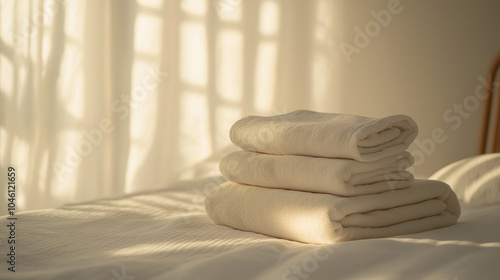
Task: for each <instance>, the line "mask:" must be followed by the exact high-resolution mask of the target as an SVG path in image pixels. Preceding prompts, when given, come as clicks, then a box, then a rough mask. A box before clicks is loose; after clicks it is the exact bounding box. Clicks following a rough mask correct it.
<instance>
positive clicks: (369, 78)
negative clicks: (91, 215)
mask: <svg viewBox="0 0 500 280" xmlns="http://www.w3.org/2000/svg"><path fill="white" fill-rule="evenodd" d="M302 9H303V11H307V13H308V14H309V16H310V17H311V20H310V21H309V24H311V26H310V27H311V29H310V31H309V34H308V35H304V36H312V39H313V40H312V41H311V42H312V44H311V45H310V46H309V47H310V49H309V53H308V54H307V55H304V56H305V57H306V58H302V59H306V60H309V61H310V62H311V65H310V68H309V69H303V71H304V73H303V75H304V76H307V75H309V77H310V79H309V80H307V81H308V83H309V88H310V93H311V96H309V99H308V100H309V103H307V102H306V101H305V100H304V99H303V98H298V97H300V96H301V95H302V93H300V92H298V91H293V89H294V86H293V85H291V86H290V87H289V89H290V92H294V95H296V96H294V97H292V95H290V98H289V99H288V101H285V102H284V104H287V105H288V106H287V109H288V110H291V109H295V108H303V107H304V104H308V105H307V106H308V107H310V108H312V109H317V110H325V111H338V112H342V113H353V114H361V115H369V116H383V115H388V114H408V115H410V116H411V117H413V118H414V119H415V121H416V122H417V123H418V124H419V127H420V134H419V136H418V138H417V142H418V143H420V144H421V145H420V146H419V145H416V144H413V145H412V147H411V149H410V150H411V151H412V152H413V153H414V154H415V156H416V159H417V162H416V168H415V173H416V175H417V176H418V177H427V176H429V175H431V174H432V173H433V172H435V171H437V170H438V169H439V168H441V167H443V166H445V165H446V164H448V163H451V162H453V161H456V160H458V159H461V158H465V157H468V156H472V155H474V154H475V152H476V145H477V137H478V132H479V122H480V114H481V106H478V104H477V101H478V98H477V97H475V95H474V94H475V89H476V87H478V86H480V85H481V83H480V79H478V77H479V76H482V77H485V76H486V73H487V69H488V68H489V66H490V63H491V62H492V60H493V58H494V57H495V55H496V54H498V53H500V36H499V35H500V34H499V29H498V28H499V27H500V17H499V16H498V11H500V2H498V1H387V0H377V1H314V7H312V6H309V5H307V6H304V7H302ZM381 10H384V11H386V12H382V14H385V15H387V13H389V14H391V19H390V20H387V18H385V21H384V22H383V23H384V25H386V26H382V25H381V24H380V23H376V22H377V21H376V19H375V17H374V16H373V12H372V11H374V12H375V13H377V14H379V15H380V14H381V13H380V11H381ZM367 26H368V28H371V29H370V30H371V31H372V34H371V35H372V36H373V37H369V38H370V42H369V43H367V44H365V45H363V44H362V43H363V41H360V39H359V38H356V36H357V31H356V30H355V28H359V29H361V30H365V28H366V27H367ZM377 26H378V27H379V28H378V29H377ZM364 33H365V34H366V31H364ZM355 39H358V44H357V45H356V41H355ZM297 40H299V39H297ZM299 41H300V40H299ZM365 43H366V42H365ZM347 44H348V45H350V46H352V48H351V47H350V46H347ZM355 47H356V48H357V49H356V50H355V49H354V48H355ZM342 48H344V50H343V49H342ZM297 51H298V52H301V51H305V49H298V50H297ZM350 51H354V52H353V53H351V54H350V55H347V58H346V56H345V55H344V53H347V54H349V52H350ZM295 71H297V70H295ZM296 76H297V75H296ZM290 80H292V79H290ZM292 82H295V83H303V82H304V80H297V79H295V80H293V81H292ZM483 89H484V88H482V90H483ZM481 93H482V91H481ZM464 100H465V101H466V106H465V107H464V109H463V111H464V112H463V113H462V115H460V112H459V111H458V110H459V108H458V107H457V105H460V106H461V104H463V103H464ZM455 104H457V105H455ZM277 107H280V106H279V105H277ZM444 115H445V116H444ZM434 130H435V131H434ZM433 131H434V133H435V134H436V135H435V137H434V138H435V139H434V141H432V142H433V143H431V140H430V139H432V133H433ZM432 146H435V148H433V147H432Z"/></svg>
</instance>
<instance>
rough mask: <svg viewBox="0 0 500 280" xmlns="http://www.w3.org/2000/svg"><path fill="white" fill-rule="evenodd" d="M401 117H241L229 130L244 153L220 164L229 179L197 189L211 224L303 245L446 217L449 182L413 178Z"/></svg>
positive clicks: (451, 219)
mask: <svg viewBox="0 0 500 280" xmlns="http://www.w3.org/2000/svg"><path fill="white" fill-rule="evenodd" d="M417 134H418V128H417V125H416V124H415V122H414V121H413V120H412V119H411V118H410V117H408V116H404V115H395V116H389V117H385V118H380V119H376V118H368V117H362V116H355V115H343V114H329V113H318V112H312V111H295V112H292V113H289V114H284V115H279V116H272V117H258V116H250V117H246V118H243V119H242V120H239V121H238V122H236V123H235V124H234V125H233V127H232V128H231V133H230V136H231V139H232V141H233V143H234V144H235V145H237V146H239V147H241V148H243V149H244V150H246V151H238V152H234V153H231V154H229V155H227V156H226V157H225V158H224V159H223V160H222V162H221V164H220V169H221V172H222V174H223V175H224V176H225V177H226V178H227V179H229V180H230V182H227V183H224V184H222V185H220V186H218V187H217V188H216V189H215V190H214V192H212V193H211V194H210V195H208V196H207V198H206V201H205V207H206V210H207V213H208V215H209V216H210V218H212V220H213V221H214V222H216V223H218V224H222V225H227V226H231V227H233V228H236V229H241V230H247V231H254V232H258V233H263V234H267V235H271V236H276V237H281V238H287V239H291V240H297V241H302V242H308V243H334V242H338V241H344V240H354V239H361V238H375V237H386V236H393V235H399V234H408V233H414V232H420V231H424V230H429V229H434V228H438V227H443V226H447V225H450V224H453V223H455V222H456V220H457V218H458V215H459V213H460V207H459V204H458V201H457V199H456V196H455V195H454V193H453V192H452V191H451V189H450V188H449V186H447V185H446V184H444V183H442V182H438V181H429V180H415V181H414V179H413V175H412V174H411V173H410V172H408V171H407V170H406V169H407V168H408V167H410V166H411V165H412V164H413V157H412V156H411V155H410V154H409V153H408V152H406V149H407V148H408V146H409V145H410V144H411V143H412V141H413V140H414V139H415V138H416V135H417Z"/></svg>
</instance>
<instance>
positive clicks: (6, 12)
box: [0, 0, 339, 211]
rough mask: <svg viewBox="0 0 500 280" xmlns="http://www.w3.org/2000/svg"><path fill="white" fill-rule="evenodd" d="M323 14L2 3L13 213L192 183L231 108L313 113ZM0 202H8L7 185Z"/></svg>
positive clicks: (203, 4)
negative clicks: (182, 181) (13, 173)
mask: <svg viewBox="0 0 500 280" xmlns="http://www.w3.org/2000/svg"><path fill="white" fill-rule="evenodd" d="M332 10H333V7H332V4H331V3H330V2H329V1H326V0H324V1H319V0H318V1H299V0H293V1H279V0H256V1H241V0H208V1H199V0H184V1H161V0H137V1H126V2H122V1H118V0H114V1H81V0H72V1H70V0H67V1H42V0H39V1H5V2H2V9H1V13H0V28H1V30H2V32H1V34H2V35H1V37H0V76H1V85H0V91H1V94H0V98H1V99H0V101H1V105H0V106H1V108H2V120H1V127H0V138H1V144H0V145H1V146H0V149H1V159H0V162H1V170H2V174H1V176H2V177H1V179H2V180H4V181H6V180H7V178H6V174H5V173H6V172H4V171H5V170H7V167H8V166H10V165H13V166H15V167H16V170H17V182H18V186H19V187H18V190H17V196H18V201H17V205H18V209H19V210H28V209H37V208H45V207H56V206H60V205H62V204H65V203H72V202H80V201H85V200H90V199H95V198H100V197H109V196H117V195H121V194H124V193H131V192H136V191H147V190H153V189H160V188H165V187H167V186H168V185H169V184H170V183H172V182H174V181H176V180H179V179H197V178H196V177H199V176H200V174H202V173H203V172H202V171H203V170H204V169H203V168H205V167H203V168H201V167H200V163H203V164H206V163H207V161H210V162H217V161H218V160H219V159H220V156H219V155H221V153H220V151H227V150H228V148H227V147H228V146H229V145H230V140H229V136H228V131H229V128H230V126H231V125H232V123H234V122H235V121H236V120H237V119H239V118H241V117H242V116H245V115H248V114H280V113H285V112H289V111H292V110H295V109H299V108H309V109H317V110H321V109H324V108H325V107H326V106H328V105H327V102H333V101H334V99H335V98H336V97H335V96H334V95H333V94H332V93H331V89H332V87H333V88H335V86H332V83H333V82H332V80H333V78H332V77H334V75H336V74H338V73H337V72H338V71H339V69H337V68H334V67H332V65H335V63H334V61H331V57H332V56H331V54H330V52H331V49H332V45H331V42H330V41H329V40H328V39H327V38H328V34H329V33H330V32H332V25H334V24H335V23H334V22H332V16H333V15H332V14H331V12H332ZM329 107H330V108H331V105H330V106H329ZM229 149H230V148H229ZM217 152H219V153H217ZM214 155H215V156H214ZM203 166H205V165H203ZM197 167H198V168H197ZM211 172H212V174H214V173H216V172H217V170H216V169H215V168H214V170H212V171H211ZM203 174H205V173H203ZM0 200H1V201H0V207H1V208H2V209H6V206H5V207H4V204H5V203H6V201H7V198H6V192H1V193H0ZM2 211H4V210H2Z"/></svg>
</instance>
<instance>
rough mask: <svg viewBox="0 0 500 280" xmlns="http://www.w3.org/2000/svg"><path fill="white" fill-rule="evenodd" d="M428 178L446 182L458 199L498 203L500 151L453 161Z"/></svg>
mask: <svg viewBox="0 0 500 280" xmlns="http://www.w3.org/2000/svg"><path fill="white" fill-rule="evenodd" d="M430 178H431V179H434V180H440V181H444V182H446V183H448V184H449V185H450V186H451V187H452V189H453V190H454V191H455V192H456V194H457V197H458V199H459V200H460V201H463V202H468V203H473V204H478V205H493V204H500V153H494V154H486V155H479V156H475V157H471V158H466V159H463V160H460V161H457V162H454V163H452V164H449V165H447V166H445V167H443V168H441V169H440V170H439V171H437V172H436V173H434V175H432V176H431V177H430Z"/></svg>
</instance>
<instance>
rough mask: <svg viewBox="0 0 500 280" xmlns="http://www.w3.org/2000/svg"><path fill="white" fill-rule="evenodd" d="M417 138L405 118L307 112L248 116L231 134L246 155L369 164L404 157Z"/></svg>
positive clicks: (407, 118)
mask: <svg viewBox="0 0 500 280" xmlns="http://www.w3.org/2000/svg"><path fill="white" fill-rule="evenodd" d="M417 134H418V128H417V125H416V124H415V122H414V121H413V120H412V119H411V118H410V117H408V116H405V115H394V116H389V117H385V118H369V117H362V116H356V115H345V114H332V113H318V112H313V111H306V110H299V111H294V112H291V113H288V114H283V115H278V116H271V117H261V116H249V117H246V118H243V119H241V120H239V121H237V122H236V123H235V124H234V125H233V126H232V128H231V132H230V136H231V140H232V141H233V143H234V144H235V145H237V146H239V147H241V148H243V149H245V150H247V151H252V152H262V153H267V154H287V155H306V156H316V157H329V158H350V159H355V160H358V161H365V162H368V161H376V160H379V159H382V158H384V157H388V156H392V155H397V154H399V153H401V152H403V151H404V150H406V149H407V148H408V146H409V145H410V144H411V142H413V140H415V138H416V137H417Z"/></svg>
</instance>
